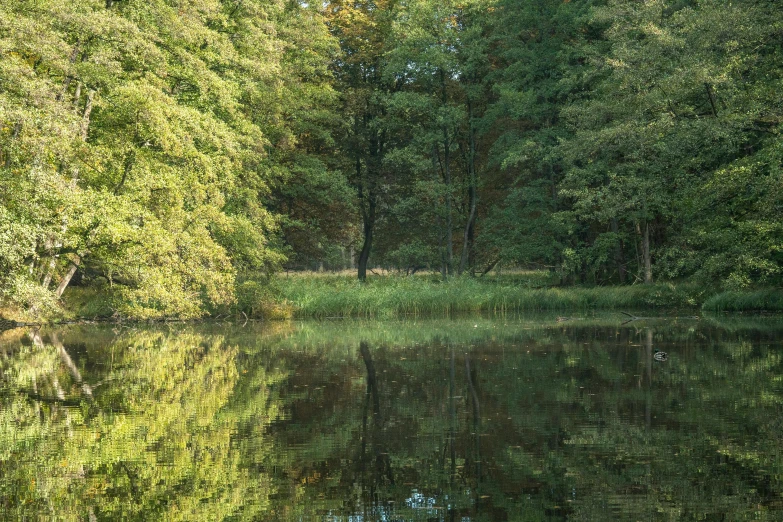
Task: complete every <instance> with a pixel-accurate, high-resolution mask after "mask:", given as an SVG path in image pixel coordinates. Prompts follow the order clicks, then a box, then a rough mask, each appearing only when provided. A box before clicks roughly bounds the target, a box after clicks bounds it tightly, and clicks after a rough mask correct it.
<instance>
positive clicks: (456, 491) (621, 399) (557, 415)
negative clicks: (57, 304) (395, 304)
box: [0, 314, 783, 521]
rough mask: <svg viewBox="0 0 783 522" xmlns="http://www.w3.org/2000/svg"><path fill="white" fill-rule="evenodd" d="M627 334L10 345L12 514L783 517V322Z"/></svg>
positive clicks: (242, 331) (293, 332)
mask: <svg viewBox="0 0 783 522" xmlns="http://www.w3.org/2000/svg"><path fill="white" fill-rule="evenodd" d="M626 319H627V318H625V317H623V316H621V315H619V314H618V315H602V316H594V317H567V318H564V317H556V316H527V317H499V318H493V317H463V318H459V319H452V320H425V321H416V320H410V321H389V322H362V321H333V322H328V321H327V322H296V323H280V324H276V325H272V326H271V327H270V326H266V325H252V324H249V325H247V326H246V327H244V328H242V327H239V326H232V325H225V324H224V325H218V324H205V325H197V326H182V325H178V326H174V327H166V326H163V327H158V328H121V327H117V326H103V327H98V328H90V327H83V326H73V327H69V328H63V329H57V330H40V331H38V330H15V331H7V332H3V333H2V334H0V371H1V372H2V373H1V374H0V375H1V377H0V511H2V512H3V513H4V517H5V519H8V520H25V519H40V518H56V519H63V520H121V519H123V520H240V519H242V520H346V521H347V520H351V521H357V520H362V521H365V520H366V521H370V520H422V521H425V520H426V521H431V520H442V521H452V520H460V521H463V520H471V521H474V520H475V521H481V520H546V519H551V520H566V519H567V520H608V519H614V520H704V519H731V520H734V519H740V520H741V519H753V520H764V519H769V520H775V519H779V518H780V517H781V516H783V501H782V500H781V494H783V485H782V484H781V477H783V462H782V461H781V455H783V439H781V438H780V435H779V434H780V432H781V428H783V422H782V421H781V419H782V418H783V417H781V413H783V411H781V410H782V409H783V406H782V405H783V383H782V382H781V379H780V375H781V361H783V358H782V357H781V348H782V347H781V340H782V339H783V337H782V335H783V322H780V321H779V319H777V318H755V317H751V318H748V319H747V320H743V319H738V318H734V317H732V318H724V319H726V320H725V325H724V323H723V322H722V318H721V317H712V318H703V319H700V320H698V319H693V318H657V319H651V318H648V319H641V320H637V321H632V322H630V323H627V324H623V322H624V321H625V320H626ZM662 353H665V354H666V355H665V356H664V355H661V354H662Z"/></svg>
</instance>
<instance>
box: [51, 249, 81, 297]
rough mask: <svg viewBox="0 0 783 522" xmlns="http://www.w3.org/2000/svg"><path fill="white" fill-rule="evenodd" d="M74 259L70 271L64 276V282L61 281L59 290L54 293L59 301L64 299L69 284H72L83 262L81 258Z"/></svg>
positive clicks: (58, 286)
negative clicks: (61, 298)
mask: <svg viewBox="0 0 783 522" xmlns="http://www.w3.org/2000/svg"><path fill="white" fill-rule="evenodd" d="M74 257H75V259H74V260H72V261H71V266H70V267H68V271H67V272H66V273H65V275H64V276H63V278H62V280H61V281H60V284H59V285H57V290H55V291H54V295H55V296H57V299H59V298H60V297H62V295H63V292H65V289H66V288H67V287H68V283H70V282H71V279H72V278H73V276H74V274H75V273H76V271H77V270H78V269H79V265H80V264H81V262H82V260H81V258H80V257H79V256H74Z"/></svg>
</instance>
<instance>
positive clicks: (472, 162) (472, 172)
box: [459, 101, 477, 274]
mask: <svg viewBox="0 0 783 522" xmlns="http://www.w3.org/2000/svg"><path fill="white" fill-rule="evenodd" d="M468 122H469V123H468V126H469V130H468V134H469V135H470V149H469V151H468V177H469V183H470V185H469V187H468V200H469V204H470V213H469V214H468V222H467V223H465V233H464V235H463V237H462V255H461V256H460V260H459V273H460V274H462V273H463V272H464V271H465V267H466V266H467V265H468V261H469V257H470V256H469V254H470V251H471V250H472V248H473V224H474V222H475V220H476V205H477V201H476V134H475V131H474V129H473V105H472V104H471V103H470V101H468Z"/></svg>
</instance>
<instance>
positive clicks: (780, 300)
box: [702, 288, 783, 312]
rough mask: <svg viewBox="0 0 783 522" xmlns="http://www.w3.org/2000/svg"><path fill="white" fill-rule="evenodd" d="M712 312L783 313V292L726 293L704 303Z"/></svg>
mask: <svg viewBox="0 0 783 522" xmlns="http://www.w3.org/2000/svg"><path fill="white" fill-rule="evenodd" d="M702 309H703V310H707V311H710V312H745V311H769V312H777V311H783V291H781V290H780V289H777V288H769V289H765V290H755V291H733V290H732V291H726V292H721V293H719V294H716V295H714V296H712V297H710V298H709V299H707V300H706V301H705V302H704V305H703V306H702Z"/></svg>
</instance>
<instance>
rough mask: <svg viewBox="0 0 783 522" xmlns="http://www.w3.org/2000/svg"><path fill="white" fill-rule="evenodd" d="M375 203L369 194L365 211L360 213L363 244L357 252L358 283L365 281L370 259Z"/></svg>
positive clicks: (373, 196) (373, 197) (372, 196)
mask: <svg viewBox="0 0 783 522" xmlns="http://www.w3.org/2000/svg"><path fill="white" fill-rule="evenodd" d="M375 203H376V202H375V195H374V194H369V195H368V197H367V210H366V211H365V212H362V221H363V223H362V224H363V227H362V230H363V232H364V243H362V250H361V252H359V281H366V280H367V262H368V261H369V259H370V250H371V249H372V234H373V229H374V228H375Z"/></svg>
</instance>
